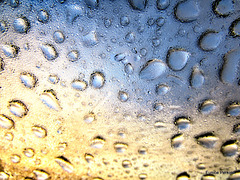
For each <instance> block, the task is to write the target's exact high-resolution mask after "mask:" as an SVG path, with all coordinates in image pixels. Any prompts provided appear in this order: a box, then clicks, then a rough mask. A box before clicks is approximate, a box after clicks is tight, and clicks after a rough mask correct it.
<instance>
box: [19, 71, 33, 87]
mask: <svg viewBox="0 0 240 180" xmlns="http://www.w3.org/2000/svg"><path fill="white" fill-rule="evenodd" d="M20 79H21V82H22V83H23V85H24V86H26V87H27V88H30V89H32V88H34V87H35V86H36V84H37V78H36V76H35V75H34V74H32V73H28V72H22V73H21V74H20Z"/></svg>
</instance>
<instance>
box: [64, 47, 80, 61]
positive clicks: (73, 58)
mask: <svg viewBox="0 0 240 180" xmlns="http://www.w3.org/2000/svg"><path fill="white" fill-rule="evenodd" d="M67 58H68V60H69V61H71V62H75V61H77V60H78V58H79V52H78V51H77V50H72V51H70V52H69V53H68V55H67Z"/></svg>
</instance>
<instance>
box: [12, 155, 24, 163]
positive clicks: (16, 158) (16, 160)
mask: <svg viewBox="0 0 240 180" xmlns="http://www.w3.org/2000/svg"><path fill="white" fill-rule="evenodd" d="M10 159H11V161H12V162H13V163H19V162H20V161H21V156H19V155H17V154H13V155H12V156H11V157H10Z"/></svg>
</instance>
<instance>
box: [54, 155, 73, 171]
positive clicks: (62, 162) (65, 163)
mask: <svg viewBox="0 0 240 180" xmlns="http://www.w3.org/2000/svg"><path fill="white" fill-rule="evenodd" d="M55 162H56V163H57V164H58V165H59V166H60V167H61V168H62V169H63V170H64V171H66V172H68V173H72V172H73V165H72V164H71V163H70V161H69V160H68V159H67V158H65V157H63V156H60V157H57V158H55Z"/></svg>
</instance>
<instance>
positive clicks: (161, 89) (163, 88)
mask: <svg viewBox="0 0 240 180" xmlns="http://www.w3.org/2000/svg"><path fill="white" fill-rule="evenodd" d="M169 90H170V87H169V86H167V85H165V84H158V85H157V86H156V93H157V94H158V95H161V96H162V95H165V94H167V93H168V91H169Z"/></svg>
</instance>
